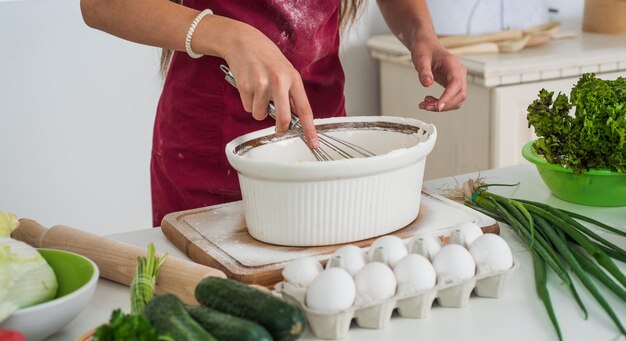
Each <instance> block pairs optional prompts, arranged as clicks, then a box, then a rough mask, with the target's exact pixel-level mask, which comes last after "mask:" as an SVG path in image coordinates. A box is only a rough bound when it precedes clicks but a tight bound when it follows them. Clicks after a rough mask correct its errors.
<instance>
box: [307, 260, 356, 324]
mask: <svg viewBox="0 0 626 341" xmlns="http://www.w3.org/2000/svg"><path fill="white" fill-rule="evenodd" d="M355 297H356V287H355V285H354V279H352V276H350V274H349V273H348V272H347V271H346V270H344V269H342V268H330V269H326V270H324V271H322V272H320V274H319V275H318V276H317V277H316V278H315V280H313V283H311V285H310V286H309V288H308V289H307V292H306V299H305V300H306V306H307V307H309V308H311V309H314V310H317V311H320V312H326V313H334V312H339V311H342V310H346V309H348V308H350V307H352V305H353V304H354V299H355Z"/></svg>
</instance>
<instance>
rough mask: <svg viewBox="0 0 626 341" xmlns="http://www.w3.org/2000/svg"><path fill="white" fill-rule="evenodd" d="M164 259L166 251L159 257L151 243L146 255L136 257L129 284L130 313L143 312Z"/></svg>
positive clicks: (152, 292)
mask: <svg viewBox="0 0 626 341" xmlns="http://www.w3.org/2000/svg"><path fill="white" fill-rule="evenodd" d="M166 259H167V253H166V254H164V255H163V257H161V258H159V257H156V251H155V248H154V244H152V243H150V245H148V253H147V255H146V257H138V258H137V267H136V272H135V278H134V279H133V281H132V283H131V285H130V298H131V302H130V309H131V310H130V311H131V314H143V310H144V307H145V306H146V304H147V303H148V302H149V301H150V300H151V299H152V297H154V290H155V287H156V278H157V276H158V273H159V268H160V267H161V265H163V263H164V262H165V260H166Z"/></svg>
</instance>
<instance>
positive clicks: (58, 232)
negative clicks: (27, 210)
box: [11, 219, 226, 304]
mask: <svg viewBox="0 0 626 341" xmlns="http://www.w3.org/2000/svg"><path fill="white" fill-rule="evenodd" d="M11 237H13V238H15V239H17V240H21V241H23V242H25V243H27V244H29V245H31V246H33V247H43V248H50V249H60V250H65V251H71V252H75V253H78V254H80V255H83V256H85V257H87V258H89V259H91V260H92V261H93V262H94V263H96V265H98V268H99V269H100V277H102V278H106V279H109V280H112V281H115V282H118V283H121V284H124V285H130V283H131V281H132V280H133V277H134V276H135V266H136V265H137V257H140V256H145V255H146V249H142V248H140V247H137V246H134V245H130V244H126V243H123V242H120V241H116V240H113V239H110V238H106V237H101V236H97V235H94V234H91V233H88V232H84V231H81V230H77V229H75V228H71V227H67V226H62V225H57V226H53V227H51V228H50V229H47V228H45V227H43V226H41V225H40V224H39V223H37V222H36V221H34V220H31V219H20V225H19V227H18V228H17V229H16V230H15V231H13V233H12V234H11ZM208 276H214V277H223V278H225V277H226V275H225V274H224V273H223V272H221V271H220V270H217V269H213V268H210V267H208V266H205V265H201V264H197V263H194V262H191V261H188V260H184V259H181V258H176V257H172V256H168V257H167V260H166V261H165V263H163V266H161V268H160V270H159V277H158V278H157V286H156V289H157V293H166V292H167V293H172V294H175V295H176V296H178V297H179V298H180V299H181V300H183V301H184V302H185V303H187V304H195V303H196V300H195V298H194V290H195V287H196V284H197V283H198V282H200V280H201V279H203V278H205V277H208Z"/></svg>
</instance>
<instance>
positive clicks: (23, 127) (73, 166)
mask: <svg viewBox="0 0 626 341" xmlns="http://www.w3.org/2000/svg"><path fill="white" fill-rule="evenodd" d="M78 3H79V2H78V1H76V0H41V1H16V2H3V3H0V209H4V210H8V211H13V212H15V213H16V214H18V215H19V216H21V217H30V218H33V219H35V220H38V221H39V222H41V223H42V224H45V225H47V226H51V225H55V224H66V225H70V226H74V227H78V228H81V229H85V230H90V231H93V232H96V233H101V234H104V233H114V232H119V231H125V230H129V229H133V228H134V229H137V228H144V227H149V226H150V225H151V218H150V217H151V215H150V192H149V168H148V166H149V156H150V153H149V151H150V145H151V136H152V121H153V119H154V113H155V108H156V102H157V99H158V94H159V91H160V80H159V78H158V74H157V71H158V70H157V65H158V51H157V50H156V49H154V48H149V47H145V46H140V45H136V44H132V43H128V42H125V41H122V40H121V39H118V38H115V37H113V36H109V35H107V34H104V33H102V32H99V31H95V30H92V29H89V28H88V27H86V26H85V24H84V23H83V21H82V18H81V15H80V9H79V5H78Z"/></svg>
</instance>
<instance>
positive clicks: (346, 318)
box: [274, 259, 519, 340]
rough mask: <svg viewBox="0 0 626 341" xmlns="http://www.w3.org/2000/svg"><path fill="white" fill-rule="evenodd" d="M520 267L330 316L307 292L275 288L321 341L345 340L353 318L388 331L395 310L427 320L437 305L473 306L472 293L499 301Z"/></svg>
mask: <svg viewBox="0 0 626 341" xmlns="http://www.w3.org/2000/svg"><path fill="white" fill-rule="evenodd" d="M518 267H519V263H518V262H517V260H515V259H514V260H513V266H512V267H511V268H510V269H508V270H504V271H497V272H491V273H483V274H477V275H476V276H474V277H473V278H470V279H466V280H462V281H457V282H451V283H442V284H438V285H436V286H435V287H433V288H432V289H428V290H413V289H412V288H410V287H402V286H400V287H398V290H397V292H396V295H395V296H393V297H391V298H389V299H387V300H383V301H377V302H376V301H372V300H371V299H368V298H367V297H363V296H357V298H356V299H355V303H354V305H353V306H352V307H351V308H350V309H347V310H343V311H340V312H335V313H327V312H321V311H316V310H313V309H310V308H308V307H307V306H306V304H305V297H306V289H305V288H303V287H300V286H297V285H294V284H291V283H289V282H286V281H283V282H280V283H278V284H276V286H275V289H274V290H275V292H276V293H277V294H279V295H281V296H282V297H283V299H285V300H287V301H289V302H292V303H294V304H296V305H298V306H299V307H300V308H302V310H303V311H304V312H305V314H306V317H307V320H308V322H309V326H310V327H311V330H312V332H313V334H314V335H315V336H316V337H318V338H320V339H327V340H337V339H342V338H344V337H345V336H346V334H347V333H348V330H349V329H350V324H351V322H352V319H355V320H356V324H357V325H358V326H359V327H362V328H370V329H381V328H385V327H386V326H387V324H388V323H389V321H390V320H391V315H392V314H393V311H394V310H395V309H397V310H398V315H400V316H401V317H405V318H425V317H428V315H429V314H430V310H431V308H432V306H433V302H434V301H435V300H437V303H438V304H439V305H440V306H442V307H447V308H463V307H466V306H467V305H468V304H469V301H470V297H471V295H472V292H473V293H474V294H475V295H476V296H478V297H488V298H499V297H501V296H502V295H503V293H504V291H505V287H506V283H507V280H508V278H509V277H510V276H511V274H512V273H513V272H514V271H515V270H516V269H517V268H518Z"/></svg>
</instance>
